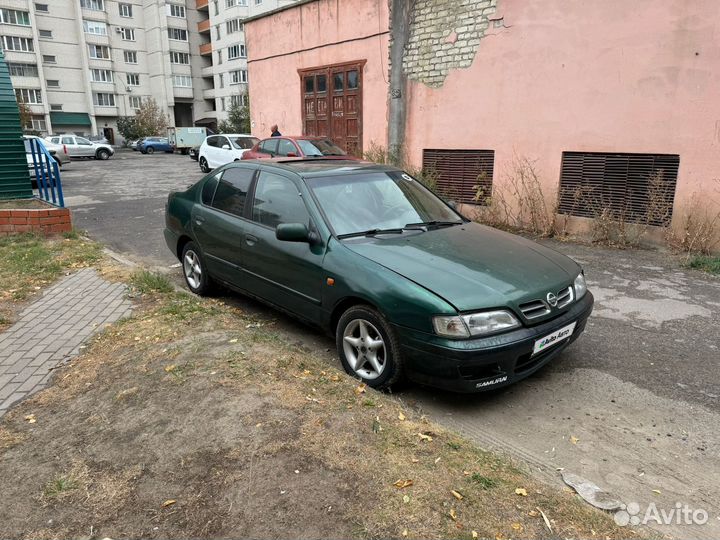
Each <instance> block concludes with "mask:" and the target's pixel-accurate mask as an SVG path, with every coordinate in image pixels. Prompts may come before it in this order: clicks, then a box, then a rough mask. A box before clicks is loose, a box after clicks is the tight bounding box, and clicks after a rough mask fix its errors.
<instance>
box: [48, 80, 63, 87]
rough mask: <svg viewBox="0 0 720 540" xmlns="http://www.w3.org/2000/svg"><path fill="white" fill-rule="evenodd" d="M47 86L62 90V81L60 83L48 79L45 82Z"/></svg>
mask: <svg viewBox="0 0 720 540" xmlns="http://www.w3.org/2000/svg"><path fill="white" fill-rule="evenodd" d="M45 85H46V86H47V87H48V88H60V81H58V80H56V79H47V80H46V81H45Z"/></svg>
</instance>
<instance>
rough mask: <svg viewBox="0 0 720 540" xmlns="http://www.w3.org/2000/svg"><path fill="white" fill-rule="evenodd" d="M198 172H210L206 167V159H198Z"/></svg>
mask: <svg viewBox="0 0 720 540" xmlns="http://www.w3.org/2000/svg"><path fill="white" fill-rule="evenodd" d="M200 170H201V171H202V172H204V173H209V172H210V167H209V166H208V162H207V159H205V158H204V157H201V158H200Z"/></svg>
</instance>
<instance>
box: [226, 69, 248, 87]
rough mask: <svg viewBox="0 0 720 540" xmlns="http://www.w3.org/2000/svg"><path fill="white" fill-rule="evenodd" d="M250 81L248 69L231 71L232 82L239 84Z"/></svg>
mask: <svg viewBox="0 0 720 540" xmlns="http://www.w3.org/2000/svg"><path fill="white" fill-rule="evenodd" d="M246 82H248V78H247V70H246V69H238V70H236V71H231V72H230V84H239V83H246Z"/></svg>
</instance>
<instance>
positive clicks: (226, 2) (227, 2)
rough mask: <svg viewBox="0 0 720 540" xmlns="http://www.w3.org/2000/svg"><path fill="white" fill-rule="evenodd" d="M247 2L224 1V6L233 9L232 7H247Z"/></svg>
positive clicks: (242, 0)
mask: <svg viewBox="0 0 720 540" xmlns="http://www.w3.org/2000/svg"><path fill="white" fill-rule="evenodd" d="M247 5H248V0H225V6H226V7H229V8H231V7H234V6H247Z"/></svg>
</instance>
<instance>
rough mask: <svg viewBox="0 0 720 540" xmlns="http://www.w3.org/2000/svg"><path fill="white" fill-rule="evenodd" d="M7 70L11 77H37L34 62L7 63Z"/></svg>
mask: <svg viewBox="0 0 720 540" xmlns="http://www.w3.org/2000/svg"><path fill="white" fill-rule="evenodd" d="M7 66H8V71H10V75H11V76H13V77H37V76H38V69H37V66H36V65H35V64H12V63H9V64H8V65H7Z"/></svg>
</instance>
